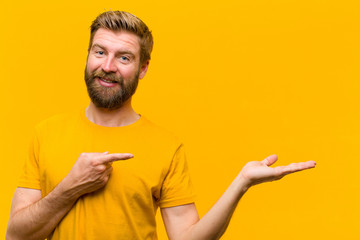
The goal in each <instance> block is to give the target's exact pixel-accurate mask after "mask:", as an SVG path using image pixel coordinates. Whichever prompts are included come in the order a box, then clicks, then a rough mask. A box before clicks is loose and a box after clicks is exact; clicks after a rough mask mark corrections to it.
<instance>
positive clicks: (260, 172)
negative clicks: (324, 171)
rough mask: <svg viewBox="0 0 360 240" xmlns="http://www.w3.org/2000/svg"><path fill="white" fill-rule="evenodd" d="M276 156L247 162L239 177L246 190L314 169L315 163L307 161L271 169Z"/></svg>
mask: <svg viewBox="0 0 360 240" xmlns="http://www.w3.org/2000/svg"><path fill="white" fill-rule="evenodd" d="M277 159H278V157H277V155H271V156H269V157H267V158H265V159H264V160H263V161H253V162H248V163H247V164H246V165H245V166H244V167H243V169H242V170H241V172H240V174H239V177H240V178H241V179H242V180H244V182H245V186H246V187H247V188H249V187H251V186H254V185H256V184H259V183H263V182H271V181H274V180H279V179H281V178H283V177H284V176H285V175H288V174H290V173H294V172H298V171H302V170H305V169H309V168H314V167H315V165H316V162H314V161H307V162H299V163H291V164H289V165H287V166H279V167H275V168H271V167H269V166H271V165H273V164H274V163H275V162H276V161H277Z"/></svg>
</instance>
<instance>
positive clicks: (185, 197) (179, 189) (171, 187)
mask: <svg viewBox="0 0 360 240" xmlns="http://www.w3.org/2000/svg"><path fill="white" fill-rule="evenodd" d="M193 202H194V193H193V186H192V183H191V180H190V176H189V169H188V165H187V162H186V157H185V150H184V146H183V145H182V144H181V145H180V146H179V147H178V149H177V150H176V152H175V154H174V157H173V159H172V162H171V164H170V167H169V171H168V173H167V175H166V177H165V179H164V182H163V185H162V188H161V197H160V201H159V206H160V208H166V207H174V206H179V205H184V204H189V203H193Z"/></svg>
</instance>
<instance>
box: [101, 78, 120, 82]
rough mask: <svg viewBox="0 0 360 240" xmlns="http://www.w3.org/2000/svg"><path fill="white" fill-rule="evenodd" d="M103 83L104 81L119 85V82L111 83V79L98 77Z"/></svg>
mask: <svg viewBox="0 0 360 240" xmlns="http://www.w3.org/2000/svg"><path fill="white" fill-rule="evenodd" d="M98 78H99V79H100V80H101V81H104V82H107V83H117V81H111V80H109V79H106V78H101V77H98Z"/></svg>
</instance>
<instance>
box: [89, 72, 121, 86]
mask: <svg viewBox="0 0 360 240" xmlns="http://www.w3.org/2000/svg"><path fill="white" fill-rule="evenodd" d="M91 75H92V76H91V77H92V78H93V79H94V78H97V77H98V78H105V79H107V80H110V81H116V82H119V83H120V82H122V81H123V79H122V77H121V76H120V77H118V76H116V75H115V73H107V72H104V71H103V70H100V71H96V72H93V73H92V74H91Z"/></svg>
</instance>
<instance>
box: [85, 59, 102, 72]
mask: <svg viewBox="0 0 360 240" xmlns="http://www.w3.org/2000/svg"><path fill="white" fill-rule="evenodd" d="M86 65H87V69H88V70H89V71H90V72H92V71H94V70H96V69H98V68H100V67H101V61H99V60H98V59H94V58H92V57H89V58H88V61H87V64H86Z"/></svg>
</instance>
